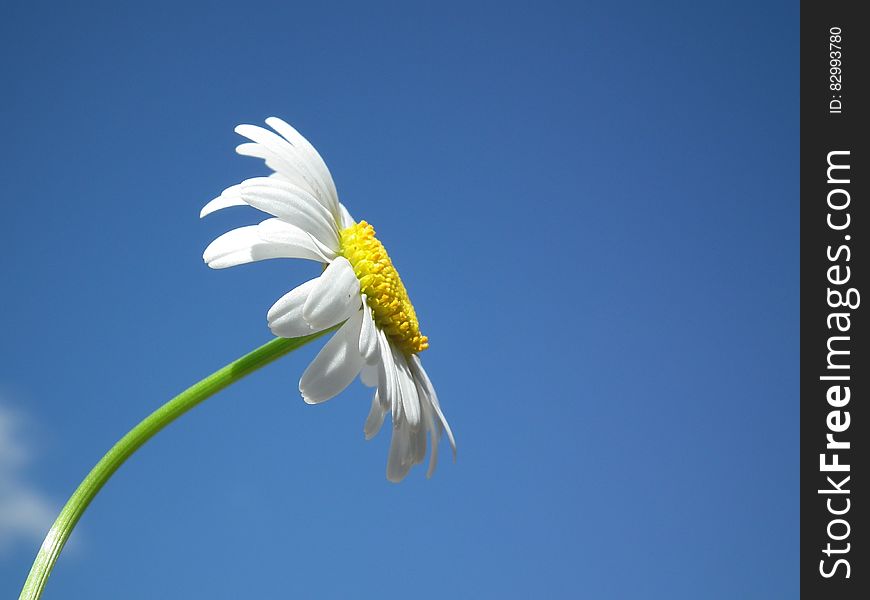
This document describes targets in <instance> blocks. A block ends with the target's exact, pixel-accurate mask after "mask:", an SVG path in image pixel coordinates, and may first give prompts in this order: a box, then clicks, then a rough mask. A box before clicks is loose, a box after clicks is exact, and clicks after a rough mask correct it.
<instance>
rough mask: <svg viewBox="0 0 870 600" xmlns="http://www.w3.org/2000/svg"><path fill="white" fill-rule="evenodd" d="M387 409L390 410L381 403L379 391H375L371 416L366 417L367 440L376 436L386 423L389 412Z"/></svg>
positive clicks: (365, 431) (364, 428)
mask: <svg viewBox="0 0 870 600" xmlns="http://www.w3.org/2000/svg"><path fill="white" fill-rule="evenodd" d="M387 410H389V408H388V407H387V406H386V405H385V404H382V403H381V400H380V398H378V393H377V392H375V393H374V395H373V396H372V408H371V410H369V416H368V417H367V418H366V422H365V425H364V426H363V432H364V433H365V436H366V439H367V440H370V439H372V438H373V437H375V436H376V435H377V434H378V432H379V431H380V430H381V426H382V425H383V424H384V415H386V414H387Z"/></svg>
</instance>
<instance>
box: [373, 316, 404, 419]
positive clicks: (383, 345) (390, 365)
mask: <svg viewBox="0 0 870 600" xmlns="http://www.w3.org/2000/svg"><path fill="white" fill-rule="evenodd" d="M378 354H379V355H380V357H381V360H380V361H379V362H378V396H379V397H380V398H381V400H382V401H384V402H386V403H387V405H388V406H389V407H390V410H391V411H392V413H393V423H394V424H395V423H398V421H399V416H400V413H401V412H402V403H401V396H400V394H399V384H398V379H397V377H398V376H397V375H396V363H394V362H393V351H392V349H391V348H390V342H389V341H388V340H387V336H386V334H384V332H383V331H381V330H380V329H378Z"/></svg>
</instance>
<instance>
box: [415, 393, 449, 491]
mask: <svg viewBox="0 0 870 600" xmlns="http://www.w3.org/2000/svg"><path fill="white" fill-rule="evenodd" d="M414 384H415V385H416V386H417V396H419V398H420V408H421V410H422V413H423V423H425V424H426V429H427V430H428V431H429V438H430V439H431V440H432V451H431V452H430V453H429V468H428V470H427V471H426V477H427V478H429V477H432V475H434V474H435V467H436V466H437V465H438V445H439V442H440V441H441V433H442V432H443V431H444V428H443V427H442V426H441V422H440V421H438V422H436V421H435V415H434V412H435V409H434V408H433V406H432V401H431V400H430V399H429V395H428V394H427V393H426V390H425V389H423V384H422V383H421V382H420V381H418V380H417V378H416V377H415V378H414Z"/></svg>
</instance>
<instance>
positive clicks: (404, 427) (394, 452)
mask: <svg viewBox="0 0 870 600" xmlns="http://www.w3.org/2000/svg"><path fill="white" fill-rule="evenodd" d="M412 466H413V457H412V456H411V426H410V425H408V423H407V422H406V421H404V420H403V421H402V422H400V423H399V424H398V425H394V426H393V439H392V440H391V441H390V454H389V456H388V457H387V479H389V480H390V481H392V482H393V483H398V482H400V481H402V480H403V479H404V478H405V476H406V475H407V474H408V471H410V470H411V467H412Z"/></svg>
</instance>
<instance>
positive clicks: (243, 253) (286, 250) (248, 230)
mask: <svg viewBox="0 0 870 600" xmlns="http://www.w3.org/2000/svg"><path fill="white" fill-rule="evenodd" d="M258 227H259V226H258V225H249V226H247V227H239V228H237V229H233V230H232V231H228V232H227V233H225V234H223V235H222V236H220V237H218V238H217V239H216V240H214V241H213V242H212V243H211V244H209V245H208V247H207V248H206V249H205V251H204V252H203V253H202V258H203V260H204V261H205V262H206V263H207V264H208V266H209V267H211V268H212V269H225V268H227V267H234V266H236V265H242V264H246V263H250V262H255V261H258V260H265V259H267V258H306V259H311V260H321V259H320V258H318V257H317V255H316V254H313V253H312V252H311V251H310V250H309V249H308V248H306V247H303V246H297V245H293V244H275V243H270V242H266V241H264V240H263V239H262V238H261V237H260V235H259V233H258Z"/></svg>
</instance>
